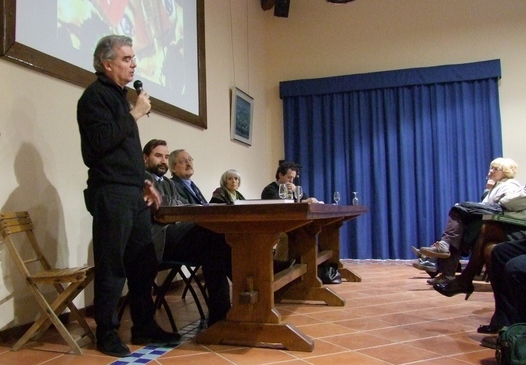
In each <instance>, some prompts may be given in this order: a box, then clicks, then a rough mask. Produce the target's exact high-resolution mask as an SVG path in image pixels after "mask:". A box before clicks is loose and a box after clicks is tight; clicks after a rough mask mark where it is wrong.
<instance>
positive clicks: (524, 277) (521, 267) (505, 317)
mask: <svg viewBox="0 0 526 365" xmlns="http://www.w3.org/2000/svg"><path fill="white" fill-rule="evenodd" d="M489 278H490V281H491V287H492V289H493V296H494V297H495V311H494V313H493V316H492V317H491V321H490V324H489V325H486V326H480V327H479V330H478V332H482V333H497V332H498V331H499V330H500V329H501V328H502V327H504V326H510V325H512V324H514V323H521V322H526V239H522V240H517V241H508V242H502V243H499V244H498V245H497V246H495V248H494V249H493V251H492V253H491V268H490V275H489ZM481 329H483V330H481ZM481 343H482V345H483V346H486V347H490V348H495V347H496V343H497V337H496V336H486V337H484V338H483V339H482V341H481Z"/></svg>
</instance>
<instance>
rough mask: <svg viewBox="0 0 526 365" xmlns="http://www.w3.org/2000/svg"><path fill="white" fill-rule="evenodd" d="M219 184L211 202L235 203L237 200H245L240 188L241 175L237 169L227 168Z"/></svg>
mask: <svg viewBox="0 0 526 365" xmlns="http://www.w3.org/2000/svg"><path fill="white" fill-rule="evenodd" d="M219 185H220V187H218V188H217V189H216V190H214V192H213V193H212V199H210V203H226V204H234V202H235V201H236V200H245V197H244V196H243V194H241V193H240V192H239V191H238V189H239V187H240V186H241V175H239V172H237V171H236V170H232V169H230V170H227V171H225V172H224V173H223V175H221V178H220V179H219Z"/></svg>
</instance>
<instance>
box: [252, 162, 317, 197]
mask: <svg viewBox="0 0 526 365" xmlns="http://www.w3.org/2000/svg"><path fill="white" fill-rule="evenodd" d="M297 174H298V164H296V163H293V162H282V163H281V164H280V165H279V166H278V169H277V170H276V180H275V181H273V182H271V183H270V184H268V185H267V186H265V188H264V189H263V191H262V192H261V199H280V196H279V186H280V185H281V184H285V185H287V188H288V190H289V191H291V192H294V191H295V190H296V185H294V179H295V178H296V175H297ZM301 201H302V202H304V203H318V200H317V199H316V198H309V197H308V196H307V194H306V193H305V192H303V197H302V198H301Z"/></svg>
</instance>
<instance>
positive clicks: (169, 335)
mask: <svg viewBox="0 0 526 365" xmlns="http://www.w3.org/2000/svg"><path fill="white" fill-rule="evenodd" d="M131 332H132V336H131V343H132V344H134V345H147V344H150V343H162V344H167V345H178V344H179V342H180V340H181V335H180V334H179V333H177V332H167V331H165V330H163V329H162V328H161V327H159V325H158V324H157V323H154V324H152V325H151V326H149V327H147V328H136V327H135V326H133V327H132V330H131Z"/></svg>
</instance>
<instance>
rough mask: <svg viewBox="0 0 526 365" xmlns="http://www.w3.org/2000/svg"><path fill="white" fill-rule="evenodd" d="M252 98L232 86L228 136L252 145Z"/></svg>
mask: <svg viewBox="0 0 526 365" xmlns="http://www.w3.org/2000/svg"><path fill="white" fill-rule="evenodd" d="M253 119H254V98H252V97H251V96H250V95H248V94H247V93H245V92H244V91H242V90H240V89H239V88H237V87H234V88H232V109H231V120H230V138H231V139H232V140H235V141H239V142H242V143H244V144H246V145H249V146H251V145H252V124H253Z"/></svg>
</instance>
